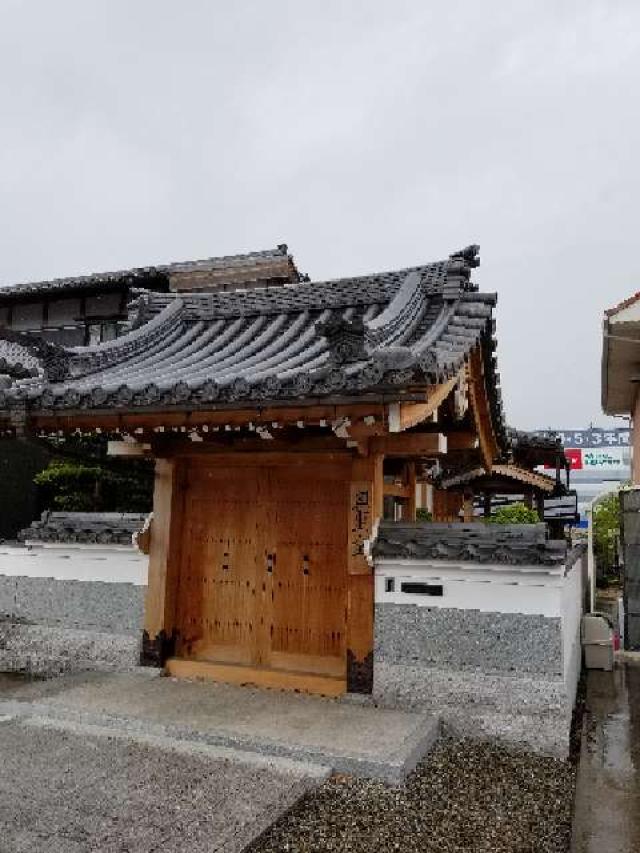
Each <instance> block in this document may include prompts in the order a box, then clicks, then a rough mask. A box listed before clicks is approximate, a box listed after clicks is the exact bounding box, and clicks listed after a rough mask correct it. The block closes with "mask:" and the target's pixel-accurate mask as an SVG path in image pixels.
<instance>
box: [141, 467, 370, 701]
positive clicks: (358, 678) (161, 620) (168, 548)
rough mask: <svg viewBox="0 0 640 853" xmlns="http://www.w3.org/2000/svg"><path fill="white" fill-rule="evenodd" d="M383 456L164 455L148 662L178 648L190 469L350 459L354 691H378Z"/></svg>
mask: <svg viewBox="0 0 640 853" xmlns="http://www.w3.org/2000/svg"><path fill="white" fill-rule="evenodd" d="M382 460H383V456H382V454H379V453H377V454H371V455H369V456H365V457H360V456H355V455H354V454H352V453H351V452H349V451H318V452H309V453H296V454H291V453H285V452H281V451H276V452H271V453H270V452H268V451H266V452H259V453H242V454H239V453H229V454H226V453H225V454H222V453H221V454H216V455H210V454H198V453H197V452H194V453H193V455H191V454H190V455H189V456H188V457H184V458H179V457H174V458H171V459H157V460H156V481H155V489H154V517H153V523H152V533H151V546H150V552H149V579H148V588H147V596H146V602H145V619H144V631H143V647H142V655H141V663H142V664H143V665H151V666H164V665H165V663H166V662H167V660H168V659H169V658H172V657H173V654H174V651H175V641H176V602H177V596H178V589H179V575H180V566H181V563H182V547H181V541H182V534H183V523H184V509H185V495H186V489H187V477H188V468H189V467H191V466H193V465H196V466H201V465H203V464H204V465H207V466H209V465H211V466H215V467H228V468H233V467H241V466H242V467H245V466H252V467H253V466H256V465H258V466H286V467H289V468H298V467H300V468H303V467H304V466H305V464H308V463H309V462H314V463H318V462H320V461H327V462H329V461H335V462H344V463H345V465H346V466H348V471H347V472H346V474H347V476H346V477H345V481H346V482H350V483H351V486H350V495H351V501H350V503H349V506H348V512H349V519H348V525H349V526H348V533H349V542H348V552H347V553H346V554H345V573H346V576H347V577H346V581H347V595H346V598H347V600H346V632H347V640H346V656H347V662H346V664H347V665H346V670H347V677H346V689H347V690H348V691H349V692H356V693H370V692H371V690H372V688H373V645H374V578H373V568H372V565H371V562H370V558H369V556H368V555H367V553H366V548H365V543H366V541H367V540H368V539H370V537H371V536H372V533H373V532H374V530H375V527H376V525H377V522H378V520H379V519H380V518H381V516H382V500H383V477H382ZM185 663H186V662H185ZM178 669H181V672H179V673H178V672H177V671H176V668H175V667H174V673H175V674H185V672H184V670H185V667H182V668H180V667H178ZM213 677H219V676H215V675H214V676H213ZM283 686H286V684H284V683H283ZM298 689H299V685H298Z"/></svg>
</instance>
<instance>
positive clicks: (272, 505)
mask: <svg viewBox="0 0 640 853" xmlns="http://www.w3.org/2000/svg"><path fill="white" fill-rule="evenodd" d="M327 473H328V472H327V471H326V470H325V471H320V470H318V469H314V468H309V469H308V470H304V471H298V472H292V471H288V470H283V469H273V470H272V471H270V473H269V504H268V507H269V510H268V512H269V525H268V537H269V539H270V540H271V542H272V544H273V551H274V553H275V555H276V559H275V565H274V570H273V573H272V577H271V583H272V593H273V595H272V612H271V665H272V666H274V667H279V668H286V669H306V670H308V671H314V672H322V673H326V674H332V675H341V674H343V673H344V671H345V666H346V664H345V648H346V645H345V625H346V559H347V509H348V506H347V504H348V501H347V483H346V481H345V479H344V475H343V474H342V472H341V471H340V472H336V476H334V477H327Z"/></svg>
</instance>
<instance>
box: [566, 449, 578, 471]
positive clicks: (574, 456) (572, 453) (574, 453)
mask: <svg viewBox="0 0 640 853" xmlns="http://www.w3.org/2000/svg"><path fill="white" fill-rule="evenodd" d="M564 455H565V456H566V457H567V459H568V460H569V462H570V463H571V470H572V471H580V470H582V449H581V448H579V447H569V448H568V449H566V450H565V451H564Z"/></svg>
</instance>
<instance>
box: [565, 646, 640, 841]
mask: <svg viewBox="0 0 640 853" xmlns="http://www.w3.org/2000/svg"><path fill="white" fill-rule="evenodd" d="M584 725H585V731H584V735H583V740H582V753H581V756H580V767H579V770H578V780H577V787H576V801H575V817H574V829H573V843H572V848H571V850H572V853H638V851H640V657H639V659H638V660H634V661H633V662H630V661H627V662H620V663H618V664H617V665H616V669H615V670H614V672H602V671H600V670H590V671H589V672H588V673H587V696H586V714H585V721H584Z"/></svg>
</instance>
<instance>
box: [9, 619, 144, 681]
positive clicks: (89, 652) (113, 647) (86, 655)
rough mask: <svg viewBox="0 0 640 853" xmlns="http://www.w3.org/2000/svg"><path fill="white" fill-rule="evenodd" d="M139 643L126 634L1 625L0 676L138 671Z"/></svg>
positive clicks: (47, 675) (136, 638) (45, 676)
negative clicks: (10, 674)
mask: <svg viewBox="0 0 640 853" xmlns="http://www.w3.org/2000/svg"><path fill="white" fill-rule="evenodd" d="M139 658H140V640H139V637H134V636H131V635H127V634H113V633H102V632H97V631H91V630H82V629H77V628H62V627H52V626H50V625H29V624H24V623H18V622H13V621H9V620H6V621H0V672H22V673H27V674H29V675H34V676H39V677H44V678H50V677H53V676H56V675H61V674H63V673H68V672H80V671H86V670H98V671H115V670H119V671H121V670H129V669H133V668H135V667H137V665H138V663H139Z"/></svg>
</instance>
